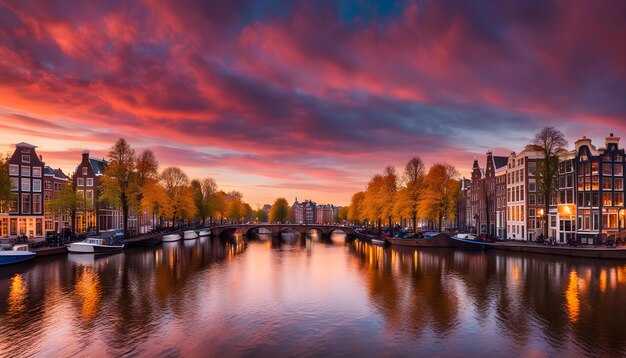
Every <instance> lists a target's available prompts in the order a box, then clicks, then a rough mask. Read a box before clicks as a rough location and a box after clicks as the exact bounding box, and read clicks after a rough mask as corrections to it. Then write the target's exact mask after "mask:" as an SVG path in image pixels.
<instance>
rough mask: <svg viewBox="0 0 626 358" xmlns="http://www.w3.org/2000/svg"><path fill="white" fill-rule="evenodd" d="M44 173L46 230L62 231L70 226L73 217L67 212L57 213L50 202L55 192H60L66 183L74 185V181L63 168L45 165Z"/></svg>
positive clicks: (50, 231)
mask: <svg viewBox="0 0 626 358" xmlns="http://www.w3.org/2000/svg"><path fill="white" fill-rule="evenodd" d="M43 173H44V182H43V201H44V217H45V223H44V230H45V232H46V233H61V231H62V229H64V228H70V226H71V218H70V217H69V215H68V214H67V213H65V214H56V213H54V212H52V210H51V208H50V202H51V201H52V199H53V198H54V195H55V193H58V192H60V191H61V188H62V187H63V186H64V185H72V181H71V179H70V178H69V177H68V176H67V175H65V173H63V171H62V170H61V169H53V168H52V167H50V166H45V167H44V169H43Z"/></svg>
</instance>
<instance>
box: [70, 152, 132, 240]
mask: <svg viewBox="0 0 626 358" xmlns="http://www.w3.org/2000/svg"><path fill="white" fill-rule="evenodd" d="M106 166H107V162H106V161H105V160H104V159H96V158H90V157H89V151H87V150H85V151H83V153H82V160H81V162H80V164H78V166H77V167H76V172H75V173H74V176H73V178H72V179H73V185H74V188H75V189H76V192H77V193H78V196H79V197H80V198H81V199H82V203H81V205H80V207H81V209H80V210H79V211H78V212H77V214H76V232H86V231H96V232H100V231H110V230H116V229H121V228H122V221H123V219H122V218H123V215H122V212H121V210H119V209H118V208H116V207H115V206H113V205H111V204H109V203H105V202H100V201H99V200H98V185H99V184H100V178H101V177H102V175H103V174H104V170H105V168H106ZM129 227H130V225H129Z"/></svg>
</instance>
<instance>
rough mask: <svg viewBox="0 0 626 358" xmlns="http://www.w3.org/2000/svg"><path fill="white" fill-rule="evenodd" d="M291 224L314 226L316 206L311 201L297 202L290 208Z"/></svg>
mask: <svg viewBox="0 0 626 358" xmlns="http://www.w3.org/2000/svg"><path fill="white" fill-rule="evenodd" d="M291 222H293V223H295V224H315V223H316V222H317V204H315V202H313V201H311V200H305V201H303V202H298V198H296V200H295V201H294V203H293V205H292V206H291Z"/></svg>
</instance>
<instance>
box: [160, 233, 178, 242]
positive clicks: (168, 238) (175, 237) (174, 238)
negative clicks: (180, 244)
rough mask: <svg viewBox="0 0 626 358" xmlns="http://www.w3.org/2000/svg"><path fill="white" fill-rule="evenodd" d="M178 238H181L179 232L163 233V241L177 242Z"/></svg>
mask: <svg viewBox="0 0 626 358" xmlns="http://www.w3.org/2000/svg"><path fill="white" fill-rule="evenodd" d="M178 240H180V234H179V233H175V234H167V235H163V242H175V241H178Z"/></svg>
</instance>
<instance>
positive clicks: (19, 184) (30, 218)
mask: <svg viewBox="0 0 626 358" xmlns="http://www.w3.org/2000/svg"><path fill="white" fill-rule="evenodd" d="M35 148H37V147H36V146H34V145H32V144H28V143H18V144H16V145H15V151H14V152H13V155H11V158H9V177H10V180H11V191H12V193H13V199H12V200H11V201H10V202H9V205H7V206H5V205H3V209H2V211H3V212H2V213H0V232H1V234H2V237H4V238H7V237H8V238H16V237H17V236H18V235H26V236H29V237H30V236H32V237H43V235H44V230H43V228H44V227H43V225H44V210H43V168H44V166H45V163H44V162H43V160H41V157H40V156H39V155H37V152H36V151H35Z"/></svg>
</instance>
